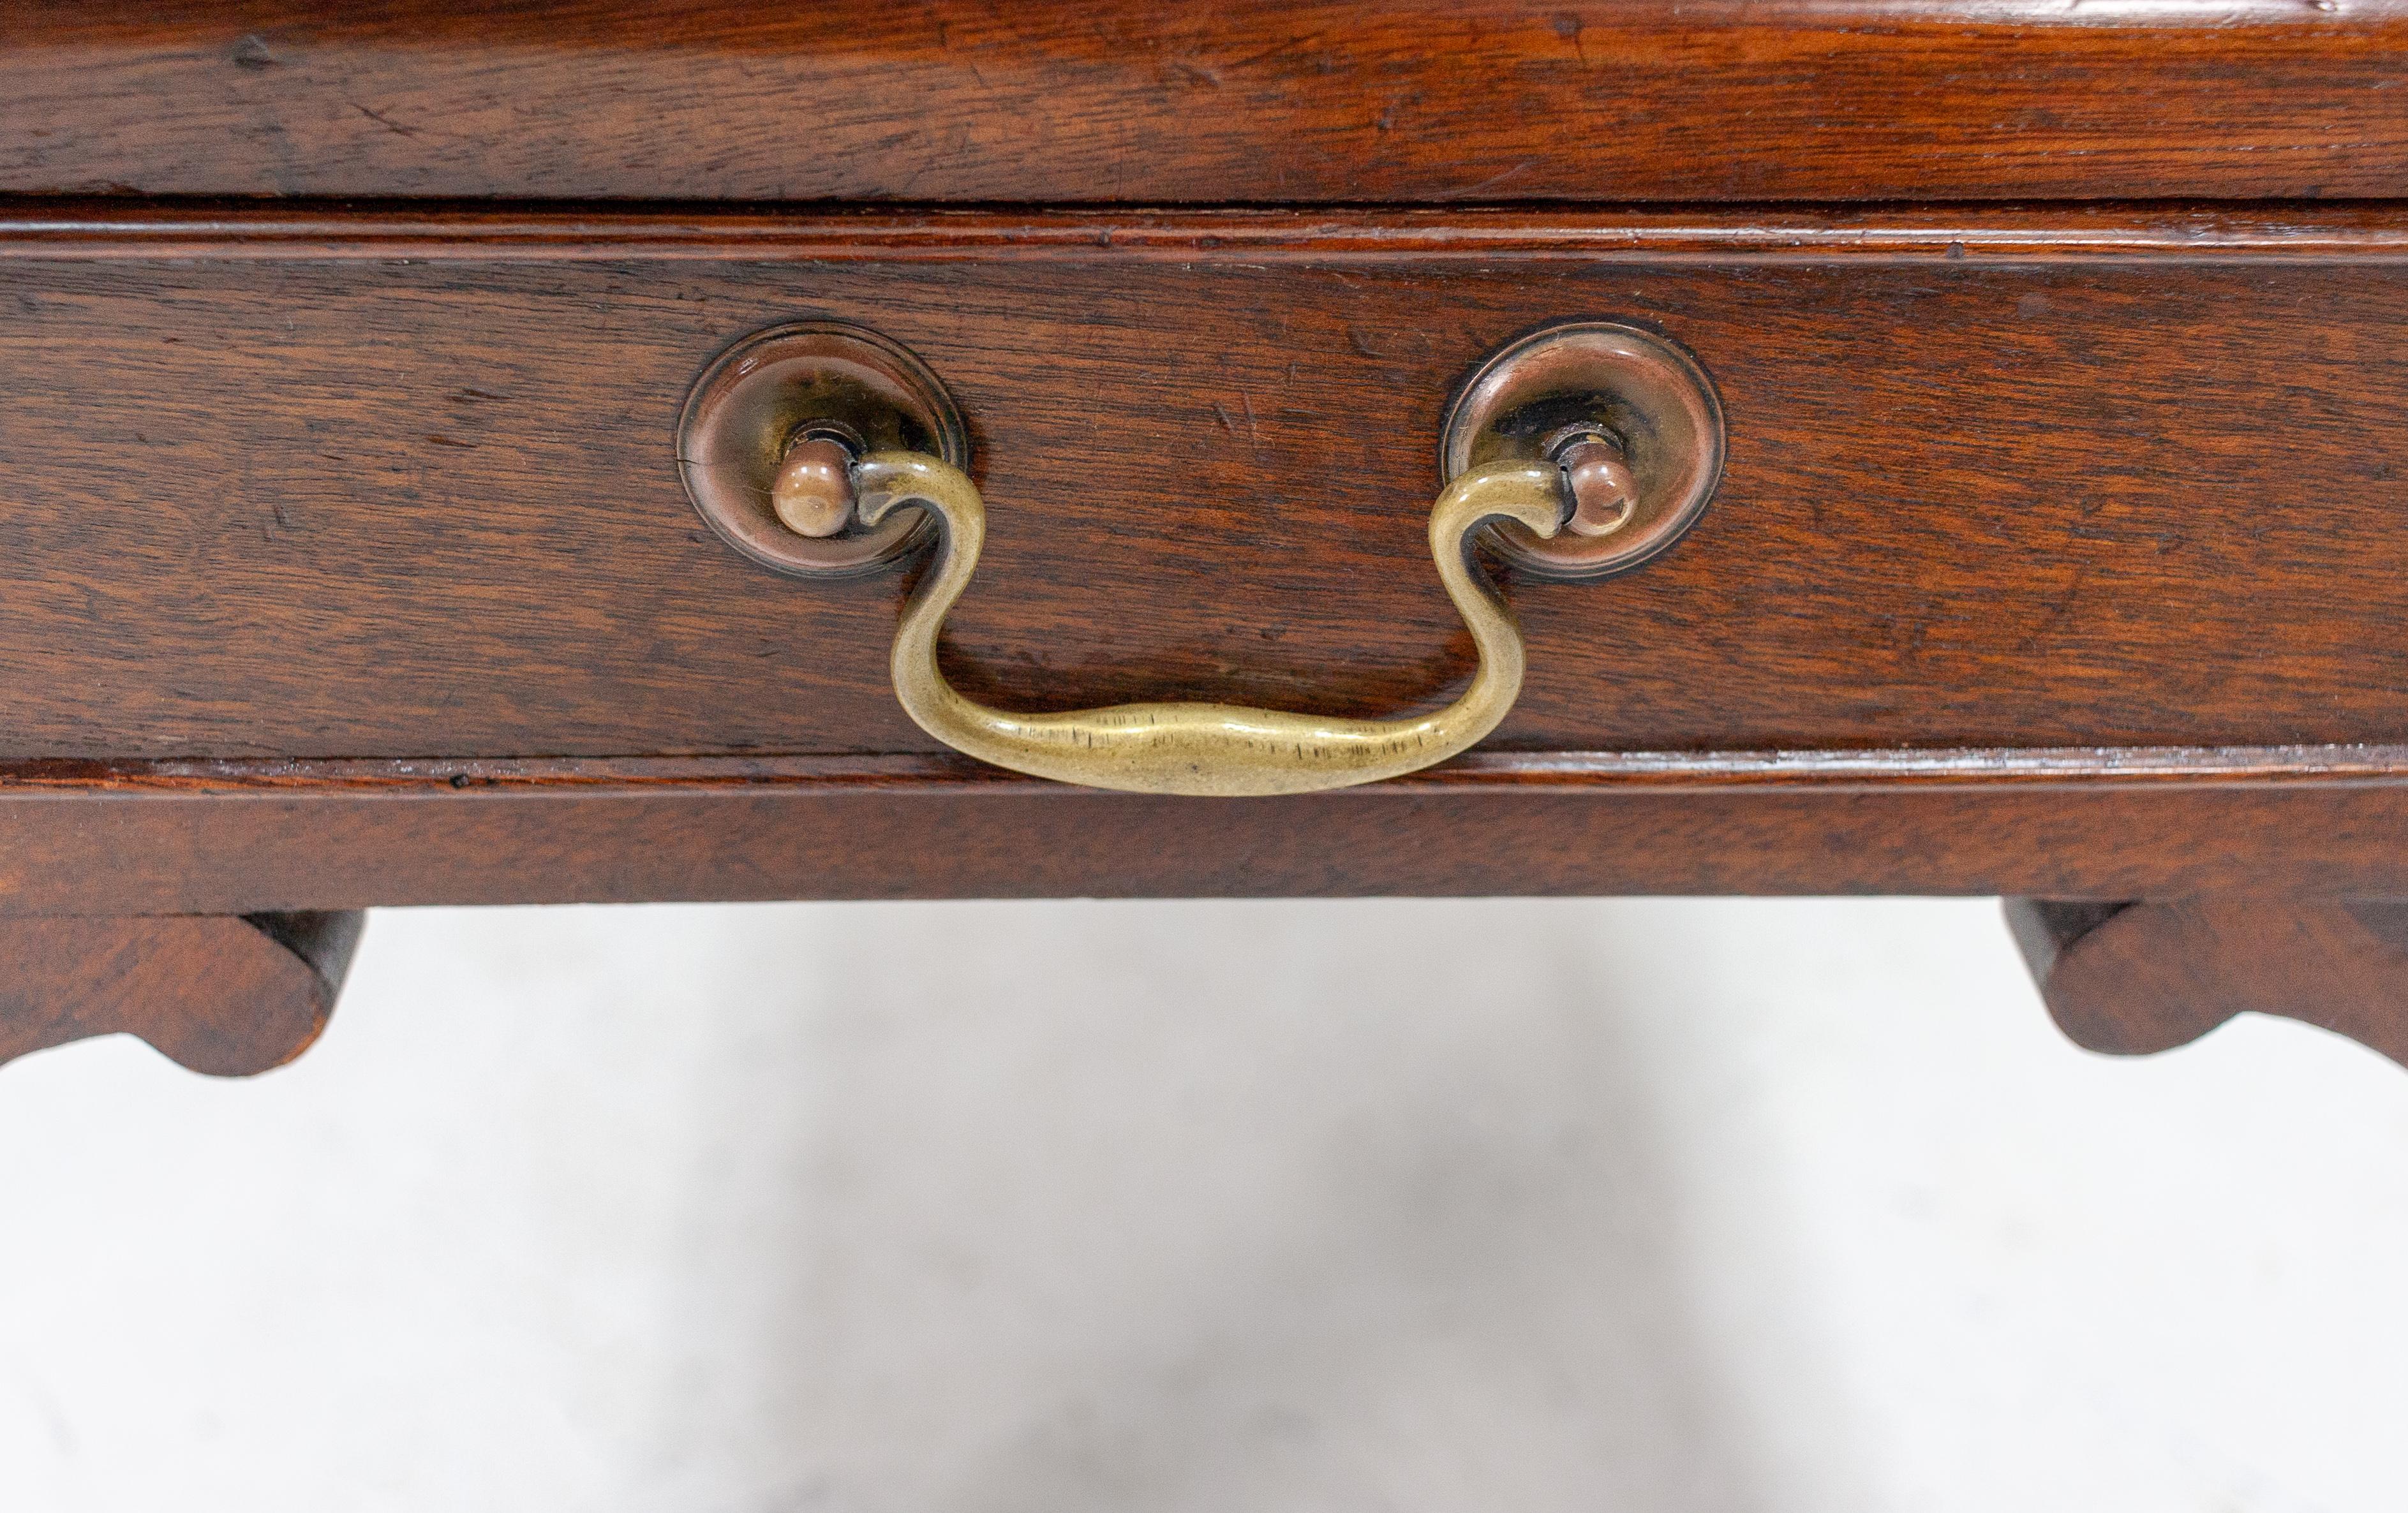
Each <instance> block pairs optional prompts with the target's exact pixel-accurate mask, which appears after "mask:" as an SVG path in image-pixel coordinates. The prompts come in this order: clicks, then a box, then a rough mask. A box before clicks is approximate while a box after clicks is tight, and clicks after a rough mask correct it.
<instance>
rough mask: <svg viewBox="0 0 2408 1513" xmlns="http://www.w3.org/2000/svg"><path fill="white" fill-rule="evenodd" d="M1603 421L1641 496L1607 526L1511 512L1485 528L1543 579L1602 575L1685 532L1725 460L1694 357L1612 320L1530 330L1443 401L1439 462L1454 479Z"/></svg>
mask: <svg viewBox="0 0 2408 1513" xmlns="http://www.w3.org/2000/svg"><path fill="white" fill-rule="evenodd" d="M1598 431H1602V432H1603V433H1605V435H1607V436H1608V437H1610V438H1611V439H1612V440H1613V441H1615V442H1618V443H1620V445H1621V448H1622V450H1623V454H1624V457H1625V458H1626V460H1627V462H1628V464H1629V467H1630V472H1631V475H1632V477H1633V478H1634V479H1635V481H1636V484H1637V503H1636V505H1635V506H1634V507H1633V508H1632V509H1631V510H1630V512H1629V514H1628V515H1627V517H1626V518H1625V519H1624V521H1622V523H1621V524H1620V525H1619V526H1617V527H1616V528H1614V529H1613V530H1612V531H1610V532H1609V533H1607V534H1605V535H1579V534H1577V533H1576V532H1573V531H1570V530H1566V531H1562V532H1559V533H1557V534H1556V535H1555V536H1554V537H1553V538H1542V537H1541V536H1538V535H1533V534H1532V533H1530V532H1529V531H1527V530H1525V529H1524V528H1523V527H1521V526H1519V525H1515V524H1512V523H1510V522H1507V523H1501V524H1498V525H1497V526H1495V527H1494V528H1493V529H1492V533H1491V537H1490V539H1491V540H1492V541H1494V542H1495V544H1496V546H1497V549H1498V551H1499V552H1500V553H1501V554H1502V555H1503V556H1504V557H1505V558H1506V560H1507V561H1509V562H1511V563H1512V564H1514V565H1515V566H1516V567H1520V568H1523V569H1526V570H1527V571H1529V572H1531V573H1535V574H1537V575H1539V576H1541V577H1542V578H1603V577H1605V576H1606V575H1608V574H1610V573H1620V572H1626V571H1627V570H1628V569H1630V568H1633V567H1636V566H1638V565H1639V564H1641V563H1643V562H1646V561H1648V560H1649V559H1650V558H1653V557H1655V556H1656V555H1657V554H1659V553H1660V552H1662V551H1663V550H1665V549H1667V548H1668V547H1670V546H1671V544H1672V543H1673V542H1674V541H1677V540H1679V539H1680V536H1681V533H1683V532H1684V531H1686V530H1687V529H1688V528H1689V527H1690V526H1691V525H1693V524H1695V523H1696V521H1697V519H1698V517H1699V515H1700V514H1702V513H1703V512H1704V510H1705V507H1706V501H1707V500H1709V499H1711V498H1713V493H1714V485H1715V484H1716V483H1718V482H1719V481H1721V478H1722V471H1723V407H1722V401H1721V400H1720V399H1719V398H1717V397H1716V396H1715V394H1714V386H1713V380H1712V379H1711V378H1707V376H1706V371H1705V369H1704V368H1702V367H1700V366H1699V364H1698V360H1697V359H1696V358H1694V357H1691V356H1690V355H1689V354H1688V353H1687V352H1685V351H1684V350H1681V349H1680V348H1679V347H1677V346H1674V345H1673V344H1672V343H1671V342H1670V341H1668V340H1666V339H1665V338H1664V337H1662V336H1659V335H1656V334H1655V333H1654V332H1651V331H1643V330H1641V329H1640V328H1639V327H1637V326H1632V325H1625V324H1622V323H1621V322H1619V321H1567V322H1565V323H1563V324H1561V325H1552V326H1548V327H1546V328H1544V329H1542V330H1539V331H1534V332H1532V333H1530V334H1529V335H1527V336H1523V337H1521V338H1520V339H1519V340H1516V341H1513V342H1512V343H1510V344H1508V345H1507V346H1505V347H1503V348H1501V349H1499V350H1498V351H1497V352H1496V353H1495V355H1493V356H1491V357H1490V358H1489V359H1488V360H1487V361H1486V362H1484V363H1483V364H1481V365H1480V367H1479V369H1478V370H1477V371H1476V372H1474V373H1473V374H1472V375H1471V377H1470V378H1469V379H1467V380H1465V382H1464V385H1463V387H1462V388H1461V389H1460V390H1458V391H1456V393H1455V400H1454V403H1452V404H1451V405H1449V406H1448V407H1447V412H1446V424H1445V426H1444V428H1443V430H1442V431H1441V433H1440V435H1441V439H1440V444H1439V465H1440V468H1441V473H1442V475H1443V477H1445V478H1447V479H1448V480H1449V481H1452V480H1453V479H1454V478H1456V477H1457V476H1459V475H1460V474H1462V473H1464V472H1465V471H1466V470H1468V469H1469V468H1473V467H1477V466H1479V465H1480V464H1484V463H1493V462H1501V461H1508V460H1512V459H1538V458H1542V457H1545V456H1546V455H1547V454H1548V450H1549V448H1550V445H1551V444H1552V443H1555V441H1556V440H1557V438H1560V437H1562V436H1565V435H1572V434H1579V433H1582V432H1588V433H1592V434H1593V433H1595V432H1598Z"/></svg>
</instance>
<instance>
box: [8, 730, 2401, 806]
mask: <svg viewBox="0 0 2408 1513" xmlns="http://www.w3.org/2000/svg"><path fill="white" fill-rule="evenodd" d="M2396 783H2408V745H2389V744H2373V743H2368V744H2356V745H2300V746H2149V747H1962V748H1944V749H1943V748H1930V749H1838V750H1758V751H1570V750H1556V751H1472V752H1469V753H1468V754H1466V755H1464V756H1461V757H1458V758H1456V759H1455V760H1454V761H1452V762H1448V763H1446V764H1442V765H1440V766H1436V767H1431V768H1428V769H1426V770H1425V771H1421V772H1417V773H1412V774H1408V775H1407V776H1404V777H1401V778H1391V779H1389V780H1387V781H1385V782H1382V783H1375V784H1370V785H1367V786H1364V787H1360V788H1353V789H1346V790H1341V791H1340V792H1344V793H1347V794H1351V795H1354V796H1355V797H1377V796H1378V795H1380V794H1382V793H1396V792H1426V791H1428V790H1431V789H1440V790H1449V789H1530V790H1546V791H1553V792H1581V791H1584V790H1591V789H1599V790H1604V789H1612V790H1634V789H1641V790H1657V791H1666V792H1680V791H1683V790H1687V789H1698V788H1716V789H1727V788H1815V789H1832V788H1837V789H1883V788H1893V787H1899V786H1902V785H1903V786H1916V787H1928V786H1934V785H1939V786H1947V787H1953V788H1981V787H1991V786H2009V787H2017V788H2027V787H2032V786H2043V787H2052V788H2098V787H2125V786H2130V785H2136V784H2138V785H2152V786H2156V785H2166V784H2175V785H2186V786H2214V787H2235V786H2241V787H2255V786H2264V785H2293V784H2315V785H2321V786H2333V785H2362V784H2396ZM731 787H735V788H779V787H788V788H810V789H825V790H831V791H837V790H850V789H877V790H882V791H892V792H930V793H936V792H972V793H1006V792H1009V793H1026V794H1057V795H1061V796H1065V797H1076V796H1078V795H1079V794H1080V793H1082V792H1083V791H1082V790H1080V789H1076V788H1071V787H1068V786H1066V785H1063V784H1060V783H1054V782H1047V781H1045V780H1044V779H1042V778H1027V777H1023V776H1021V775H1020V774H1018V773H1012V772H1007V771H1005V770H1003V769H1002V768H999V767H992V766H988V765H985V764H982V763H978V762H974V761H971V760H969V759H968V758H966V757H959V756H953V755H946V754H938V753H925V754H924V753H918V752H884V753H855V754H833V755H764V756H596V757H510V758H457V759H453V758H437V757H427V758H407V759H343V758H320V759H283V760H238V759H191V760H182V761H147V762H122V763H111V762H80V761H21V762H14V763H0V801H6V800H7V799H8V798H10V797H12V796H24V795H28V794H36V793H38V794H48V795H56V794H63V793H94V794H100V793H118V794H138V793H149V792H156V793H207V792H279V793H286V794H307V793H310V792H324V793H328V794H344V793H372V792H447V791H450V792H457V791H462V790H468V789H495V788H510V789H521V790H546V789H551V790H562V791H572V790H573V791H578V792H593V791H595V790H601V789H624V790H627V791H631V792H638V791H651V790H663V789H691V790H706V789H717V788H731Z"/></svg>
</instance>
